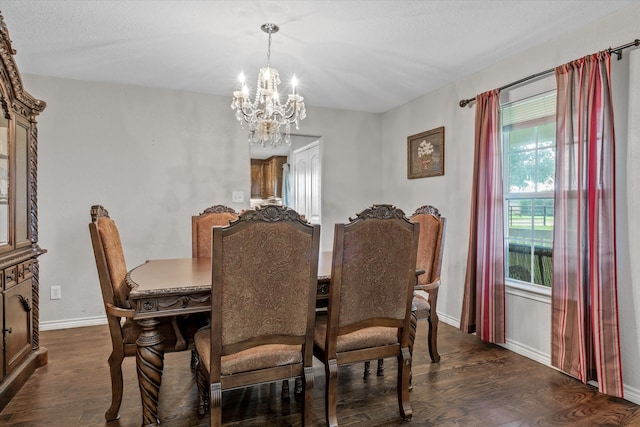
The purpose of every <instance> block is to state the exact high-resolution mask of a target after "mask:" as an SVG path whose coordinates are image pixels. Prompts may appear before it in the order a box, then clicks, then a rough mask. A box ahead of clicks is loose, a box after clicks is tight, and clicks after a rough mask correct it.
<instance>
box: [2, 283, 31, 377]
mask: <svg viewBox="0 0 640 427" xmlns="http://www.w3.org/2000/svg"><path fill="white" fill-rule="evenodd" d="M4 315H5V322H4V328H5V333H4V337H5V352H4V354H5V362H6V367H7V369H6V373H7V374H10V373H11V372H12V371H13V369H15V367H16V366H18V365H19V364H20V361H21V360H22V359H23V358H24V357H25V356H26V355H27V354H28V353H29V351H30V350H31V280H26V281H24V282H22V283H20V284H18V285H16V286H14V287H12V288H10V289H8V290H6V291H5V292H4Z"/></svg>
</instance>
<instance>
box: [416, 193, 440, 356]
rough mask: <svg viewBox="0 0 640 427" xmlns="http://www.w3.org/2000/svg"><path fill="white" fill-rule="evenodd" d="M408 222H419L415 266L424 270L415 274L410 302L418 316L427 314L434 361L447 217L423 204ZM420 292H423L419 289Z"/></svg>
mask: <svg viewBox="0 0 640 427" xmlns="http://www.w3.org/2000/svg"><path fill="white" fill-rule="evenodd" d="M411 221H413V222H417V223H419V224H420V240H419V242H418V257H417V262H416V268H417V269H418V270H423V271H424V273H423V274H420V275H417V276H416V287H415V288H416V290H417V291H418V292H416V294H415V296H414V298H413V303H414V304H415V306H416V311H417V313H418V318H422V315H423V314H424V316H426V318H427V322H428V323H429V334H428V338H427V339H428V340H429V356H430V357H431V361H432V362H434V363H438V362H440V354H439V353H438V321H439V319H438V313H437V311H436V308H437V304H438V289H439V288H440V285H441V283H442V282H441V280H440V273H441V271H442V255H443V253H444V237H445V232H446V229H447V219H446V218H445V217H443V216H442V215H440V211H439V210H438V209H437V208H435V207H433V206H431V205H424V206H421V207H419V208H418V209H416V211H415V212H414V213H413V215H411ZM419 291H422V292H419ZM425 293H426V295H425Z"/></svg>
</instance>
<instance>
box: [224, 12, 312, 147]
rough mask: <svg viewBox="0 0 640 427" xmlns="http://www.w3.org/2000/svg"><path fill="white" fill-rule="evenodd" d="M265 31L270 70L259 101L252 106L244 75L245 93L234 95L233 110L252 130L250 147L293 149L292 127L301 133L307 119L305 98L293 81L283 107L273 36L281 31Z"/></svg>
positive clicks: (271, 27)
mask: <svg viewBox="0 0 640 427" xmlns="http://www.w3.org/2000/svg"><path fill="white" fill-rule="evenodd" d="M260 28H261V29H262V31H264V32H265V33H267V34H269V47H268V49H267V66H266V68H261V69H260V72H259V73H258V87H257V89H256V97H255V100H254V101H253V102H251V100H250V98H251V96H250V94H249V89H248V87H247V84H246V82H245V77H244V73H242V72H241V73H240V76H239V77H238V80H240V85H241V89H240V90H237V91H234V92H233V102H232V103H231V108H232V109H234V110H236V118H237V119H238V121H239V122H240V124H241V125H243V127H244V124H245V123H246V124H247V127H248V128H249V143H250V144H252V145H262V146H263V147H264V146H265V145H267V144H269V145H271V146H273V147H276V146H279V145H282V144H283V143H286V144H287V145H291V136H290V131H291V123H295V125H296V129H300V128H299V126H298V123H299V121H300V120H302V119H304V118H305V117H306V116H307V113H306V111H305V108H304V102H303V100H304V98H303V97H302V96H300V95H299V94H297V93H296V85H297V83H298V81H297V79H296V76H295V75H294V76H293V78H292V79H291V87H292V91H291V93H290V94H289V95H288V98H287V102H286V103H284V104H281V103H280V94H279V93H278V85H280V75H279V74H278V70H276V69H275V68H272V67H271V34H274V33H277V32H278V30H279V28H278V26H277V25H275V24H263V25H262V26H261V27H260Z"/></svg>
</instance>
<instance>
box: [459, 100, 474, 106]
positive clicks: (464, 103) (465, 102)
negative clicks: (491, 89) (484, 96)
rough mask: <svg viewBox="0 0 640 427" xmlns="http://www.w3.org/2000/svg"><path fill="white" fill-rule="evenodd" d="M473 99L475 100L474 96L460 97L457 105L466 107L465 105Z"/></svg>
mask: <svg viewBox="0 0 640 427" xmlns="http://www.w3.org/2000/svg"><path fill="white" fill-rule="evenodd" d="M475 100H476V99H475V98H469V99H462V100H460V102H459V104H458V105H460V107H462V108H464V107H466V106H467V105H469V104H470V103H471V102H473V101H475Z"/></svg>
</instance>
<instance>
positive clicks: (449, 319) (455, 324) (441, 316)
mask: <svg viewBox="0 0 640 427" xmlns="http://www.w3.org/2000/svg"><path fill="white" fill-rule="evenodd" d="M438 319H440V321H441V322H442V323H446V324H447V325H450V326H453V327H454V328H460V319H456V318H453V317H451V316H447V315H446V314H444V313H440V312H438Z"/></svg>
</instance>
